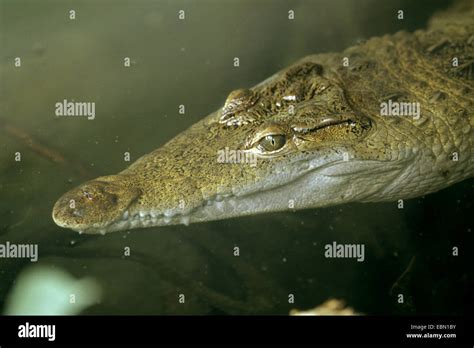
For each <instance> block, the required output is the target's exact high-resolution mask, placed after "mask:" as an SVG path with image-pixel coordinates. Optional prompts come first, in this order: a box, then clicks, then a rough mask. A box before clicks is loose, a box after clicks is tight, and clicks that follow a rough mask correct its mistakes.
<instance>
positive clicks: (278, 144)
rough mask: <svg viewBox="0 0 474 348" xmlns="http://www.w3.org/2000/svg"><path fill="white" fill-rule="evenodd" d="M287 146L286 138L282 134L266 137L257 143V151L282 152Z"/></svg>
mask: <svg viewBox="0 0 474 348" xmlns="http://www.w3.org/2000/svg"><path fill="white" fill-rule="evenodd" d="M285 144H286V137H285V136H284V135H282V134H273V135H266V136H264V137H263V138H262V139H260V140H259V141H258V142H257V149H258V150H260V151H261V152H272V151H277V150H280V149H281V148H282V147H283V146H285Z"/></svg>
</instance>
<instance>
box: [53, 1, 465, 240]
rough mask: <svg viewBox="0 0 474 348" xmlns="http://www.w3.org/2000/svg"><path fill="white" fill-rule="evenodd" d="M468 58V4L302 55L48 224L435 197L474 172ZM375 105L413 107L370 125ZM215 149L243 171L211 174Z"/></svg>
mask: <svg viewBox="0 0 474 348" xmlns="http://www.w3.org/2000/svg"><path fill="white" fill-rule="evenodd" d="M344 57H347V58H349V61H348V62H349V65H348V66H344V64H343V58H344ZM454 57H457V58H458V60H459V66H453V65H452V59H453V58H454ZM473 61H474V6H473V2H472V1H464V2H460V3H457V5H456V6H454V7H453V8H452V9H450V10H448V11H446V12H445V13H441V14H439V15H437V16H435V17H434V18H433V19H432V21H431V24H430V26H429V28H428V30H426V31H416V32H415V33H406V32H399V33H397V34H395V35H391V36H388V35H387V36H383V37H379V38H372V39H370V40H368V41H367V42H365V43H363V44H360V45H358V46H355V47H351V48H349V49H347V50H345V51H344V52H342V53H328V54H318V55H313V56H308V57H306V58H304V59H302V60H301V61H299V62H297V63H296V64H294V65H292V66H290V67H288V68H287V69H284V70H282V71H281V72H279V73H277V74H275V75H274V76H272V77H271V78H269V79H267V80H266V81H264V82H262V83H260V84H259V85H257V86H255V87H253V88H251V89H243V90H236V91H234V92H232V93H231V94H230V95H229V97H228V99H227V101H226V103H225V105H224V106H223V108H222V109H220V110H218V111H216V112H215V113H213V114H211V115H209V116H208V117H206V118H204V119H203V120H201V121H200V122H198V123H196V124H194V125H193V126H191V127H190V128H189V129H188V130H186V131H184V132H182V133H181V134H179V135H178V136H176V137H175V138H174V139H172V140H171V141H169V142H168V143H167V144H165V145H164V146H163V147H161V148H159V149H157V150H155V151H153V152H151V153H150V154H148V155H145V156H143V157H141V158H140V159H138V160H137V161H136V162H135V163H133V164H132V165H131V166H130V167H129V168H127V169H125V170H124V171H122V172H120V173H119V174H117V175H110V176H104V177H99V178H97V179H95V180H92V181H88V182H86V183H84V184H83V185H81V186H79V187H77V188H75V189H73V190H71V191H69V192H67V193H66V194H65V195H64V196H63V197H61V198H60V199H59V200H58V201H57V202H56V204H55V206H54V209H53V219H54V221H55V222H56V223H57V224H58V225H59V226H62V227H66V228H70V229H73V230H76V231H80V232H85V233H108V232H113V231H121V230H126V229H132V228H137V227H150V226H160V225H168V224H177V223H185V224H188V223H190V222H199V221H209V220H217V219H224V218H230V217H236V216H243V215H249V214H256V213H264V212H271V211H283V210H287V209H289V208H294V209H303V208H315V207H323V206H329V205H335V204H342V203H347V202H381V201H393V200H398V199H408V198H412V197H417V196H420V195H425V194H428V193H431V192H435V191H438V190H440V189H443V188H445V187H448V186H450V185H452V184H454V183H456V182H459V181H461V180H464V179H466V178H469V177H472V176H473V173H474V161H473V156H472V155H473V151H474V148H473V138H474V137H473V133H474V132H473V128H474V118H473V87H474V83H473V75H474V72H473V70H474V64H473ZM388 100H392V101H398V102H415V103H416V102H418V103H420V105H421V115H420V117H419V119H415V118H414V117H408V116H381V102H384V101H388ZM225 148H228V149H230V150H242V151H244V152H246V153H248V154H253V155H254V156H255V158H256V159H257V162H256V165H249V163H218V151H219V150H223V149H225ZM456 159H457V160H456Z"/></svg>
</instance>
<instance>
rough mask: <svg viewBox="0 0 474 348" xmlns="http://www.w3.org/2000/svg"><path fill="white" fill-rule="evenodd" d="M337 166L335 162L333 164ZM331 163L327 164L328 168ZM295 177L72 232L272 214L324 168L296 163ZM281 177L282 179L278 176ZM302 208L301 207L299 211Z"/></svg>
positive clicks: (142, 211) (285, 176)
mask: <svg viewBox="0 0 474 348" xmlns="http://www.w3.org/2000/svg"><path fill="white" fill-rule="evenodd" d="M337 162H338V161H337ZM334 163H336V162H333V163H328V165H332V164H334ZM297 167H298V170H296V173H297V175H295V173H293V175H291V174H290V173H280V174H279V177H278V179H275V178H271V177H269V178H267V179H268V180H267V181H269V182H273V183H275V182H278V184H276V185H266V184H263V185H261V186H260V187H259V188H251V189H248V190H246V191H245V192H242V191H241V192H235V193H227V194H217V195H215V196H212V197H210V198H208V199H205V200H203V202H202V203H201V204H200V205H198V206H196V207H194V208H188V209H181V208H175V209H167V210H165V211H159V210H156V209H153V208H149V209H143V208H142V209H140V210H138V211H135V210H134V207H129V208H128V210H126V211H125V212H124V213H123V214H122V216H121V218H119V219H117V220H115V221H113V222H111V223H110V224H108V225H105V226H97V227H96V226H91V227H89V228H85V229H82V230H81V229H75V230H76V231H78V232H79V233H87V234H106V233H109V232H117V231H124V230H130V229H135V228H146V227H155V226H165V225H178V224H184V225H189V224H190V223H195V222H204V221H212V220H220V219H224V218H231V217H238V216H245V215H251V214H256V213H262V212H274V211H281V210H287V209H288V197H291V194H294V192H301V191H303V190H305V189H307V188H308V185H316V184H317V183H316V181H314V180H310V179H309V178H307V181H308V182H306V183H303V184H301V183H300V184H297V183H298V182H300V181H301V180H300V179H301V178H305V177H309V176H311V175H308V174H309V173H315V172H317V171H318V170H321V169H323V168H325V167H326V165H324V166H321V165H317V164H315V163H311V161H310V160H304V161H300V163H299V164H298V166H297ZM282 174H283V175H282ZM301 208H304V207H301Z"/></svg>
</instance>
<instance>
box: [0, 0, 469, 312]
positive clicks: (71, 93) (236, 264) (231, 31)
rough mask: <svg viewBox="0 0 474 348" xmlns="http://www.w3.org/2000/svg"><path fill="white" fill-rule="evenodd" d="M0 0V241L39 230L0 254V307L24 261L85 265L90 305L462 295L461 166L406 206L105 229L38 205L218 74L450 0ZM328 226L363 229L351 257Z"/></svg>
mask: <svg viewBox="0 0 474 348" xmlns="http://www.w3.org/2000/svg"><path fill="white" fill-rule="evenodd" d="M0 3H1V6H0V10H1V17H0V20H1V22H0V34H1V46H0V47H1V48H0V59H1V60H0V73H1V80H0V81H1V86H0V87H1V89H0V92H1V94H0V98H1V99H0V121H1V123H0V244H2V243H6V242H7V241H9V242H11V243H33V244H38V246H39V260H38V262H36V263H31V262H30V261H29V260H27V259H8V258H3V259H0V312H2V313H3V312H4V310H5V308H6V307H7V306H8V303H7V302H8V301H9V300H7V298H8V297H7V296H12V295H11V294H12V293H14V292H15V291H16V290H14V289H15V284H16V280H17V279H18V276H19V275H20V274H22V272H24V271H25V270H26V271H28V269H30V270H31V269H33V267H38V266H44V268H41V270H40V269H39V268H38V271H37V272H40V273H38V274H40V275H41V274H43V273H41V272H45V269H46V270H48V269H49V270H51V271H52V272H53V273H54V272H55V271H57V272H66V273H67V274H69V275H70V276H71V277H74V278H77V279H82V278H85V277H89V278H90V279H92V280H94V282H95V284H96V285H97V286H98V287H99V288H100V292H101V293H102V296H100V300H97V301H95V300H94V301H95V302H97V303H95V304H93V305H90V306H88V307H85V309H83V310H82V312H83V313H89V314H222V313H231V314H251V313H257V314H288V312H289V310H290V309H292V308H299V309H307V308H312V307H314V306H316V305H318V304H321V303H322V302H324V301H325V300H326V299H328V298H331V297H333V298H340V299H344V300H345V301H346V302H347V303H348V304H349V305H350V306H352V307H354V308H355V309H356V310H358V311H359V312H363V313H382V314H400V313H445V314H451V313H463V312H466V311H468V310H470V309H472V304H473V292H472V289H473V287H472V285H473V284H472V283H473V274H472V245H473V243H472V242H473V240H472V239H473V238H472V217H471V215H470V214H471V213H472V209H473V207H472V198H473V190H472V187H473V183H474V182H473V181H472V180H469V181H465V182H463V183H460V184H458V185H455V186H453V187H451V188H449V189H447V190H444V191H442V192H439V193H437V194H433V195H430V196H427V197H424V198H420V199H414V200H409V201H406V202H405V207H404V209H398V208H397V205H396V203H387V204H353V205H343V206H339V207H334V208H329V209H317V210H307V211H298V212H288V213H278V214H269V215H260V216H254V217H246V218H240V219H232V220H227V221H219V222H212V223H205V224H196V225H190V226H188V227H186V226H173V227H160V228H150V229H143V230H135V231H133V232H123V233H113V234H110V235H106V236H80V235H78V234H77V233H75V232H72V231H69V230H63V229H61V228H59V227H57V226H56V225H55V224H54V223H53V221H52V219H51V209H52V206H53V204H54V202H55V201H56V199H57V198H58V197H59V196H60V195H61V194H62V193H64V192H65V191H67V190H68V189H70V188H72V187H74V186H76V185H78V184H80V183H81V182H83V181H85V180H88V179H91V178H94V177H96V176H99V175H105V174H113V173H116V172H118V171H120V170H122V169H123V168H125V167H126V166H127V165H128V163H126V162H124V152H130V154H131V156H132V161H133V160H134V159H136V158H138V157H139V156H141V155H143V154H145V153H147V152H150V151H151V150H153V149H155V148H157V147H158V146H160V145H162V144H164V143H165V142H166V141H167V140H169V139H170V138H172V137H173V136H174V135H176V134H178V133H179V132H180V131H182V130H184V129H185V128H187V127H188V126H189V125H191V124H193V123H194V122H196V121H197V120H199V119H200V118H202V117H203V116H205V115H207V114H208V113H210V112H212V111H214V110H215V109H217V108H218V107H220V106H221V105H222V103H223V101H224V99H225V97H226V96H227V94H228V93H229V92H230V91H231V90H233V89H235V88H238V87H249V86H252V85H254V84H256V83H258V82H260V81H262V80H263V79H265V78H266V77H268V76H270V75H271V74H273V73H274V72H276V71H278V70H279V69H281V68H283V67H285V66H286V65H288V64H290V63H291V62H294V61H295V60H297V59H299V58H301V57H303V56H305V55H308V54H313V53H319V52H327V51H338V50H341V49H344V48H345V47H347V46H350V45H352V44H354V43H355V42H357V41H358V40H361V39H365V38H368V37H371V36H374V35H383V34H385V33H392V32H395V31H397V30H401V29H405V30H410V31H412V30H415V29H417V28H422V27H423V26H424V25H425V24H426V22H427V19H428V18H429V17H430V16H431V15H432V14H433V12H434V11H436V10H437V9H440V8H444V7H446V6H447V5H448V4H449V2H447V1H417V2H416V4H415V3H414V2H410V1H383V2H381V1H374V0H364V1H355V0H345V1H342V0H339V1H329V0H325V1H309V0H306V1H291V2H290V1H289V0H287V1H279V0H277V1H261V0H260V1H247V0H239V1H235V0H234V1H218V0H213V1H208V0H201V1H181V0H179V1H144V0H139V1H131V0H127V1H124V0H117V1H50V0H44V1H32V0H31V1H17V0H16V1H6V0H1V1H0ZM71 9H73V10H75V13H76V19H75V20H70V19H69V11H70V10H71ZM398 9H403V10H404V11H405V15H406V18H405V20H404V21H399V20H397V19H396V14H395V13H396V11H397V10H398ZM179 10H185V20H178V11H179ZM289 10H294V11H295V20H293V21H289V20H288V19H287V17H288V11H289ZM16 57H20V58H21V67H15V66H14V60H15V58H16ZM124 57H130V59H131V67H130V68H125V67H124V66H123V62H124V61H123V60H124ZM234 57H239V59H240V67H239V68H235V67H233V58H234ZM63 99H68V100H76V101H94V102H95V103H96V117H95V119H94V120H87V119H85V118H67V117H63V118H61V117H59V118H58V117H56V116H55V114H54V111H55V107H54V105H55V103H57V102H60V101H62V100H63ZM180 104H183V105H185V106H186V113H185V115H181V114H179V113H178V105H180ZM16 153H20V155H21V161H15V155H16ZM333 241H337V242H340V243H344V242H346V243H364V244H365V245H366V257H365V261H364V262H361V263H359V262H356V261H355V260H348V259H343V260H338V259H327V258H325V257H324V245H325V244H326V243H332V242H333ZM235 246H238V247H239V249H240V256H234V247H235ZM453 246H457V247H459V250H460V252H459V256H457V257H455V256H452V248H453ZM127 247H128V248H130V256H124V249H125V248H127ZM414 256H415V261H414V263H413V266H412V267H411V268H410V270H409V272H407V273H406V274H405V276H404V277H403V278H402V279H401V280H400V281H399V282H398V283H397V285H396V286H395V287H394V288H393V289H392V286H393V285H394V284H395V283H396V282H397V279H398V278H399V277H400V275H402V273H403V272H404V271H405V269H406V268H407V266H408V264H409V263H410V260H411V259H412V258H413V257H414ZM470 266H471V267H470ZM23 274H24V273H23ZM39 279H41V277H40V278H39ZM45 279H49V278H47V277H46V275H45ZM71 279H73V278H71ZM78 286H79V285H78ZM391 289H392V291H391ZM68 291H69V293H71V292H72V293H76V292H77V293H78V294H79V293H80V291H79V290H78V289H74V286H72V290H71V289H69V290H68ZM81 294H82V293H81ZM180 294H184V295H185V303H180V302H179V295H180ZM290 294H292V295H294V299H295V301H294V303H288V296H289V295H290ZM398 294H403V295H404V303H403V304H400V303H398V302H397V300H398ZM78 296H79V297H80V296H85V297H87V296H88V295H87V294H82V295H78ZM19 301H25V303H28V304H29V303H31V311H32V312H34V311H35V308H36V307H35V305H37V304H38V302H40V301H41V299H40V298H39V297H38V294H37V293H35V291H30V292H26V294H25V295H24V297H23V298H22V299H20V300H19ZM26 307H27V308H28V306H26ZM2 308H3V309H2ZM26 311H28V310H27V309H26Z"/></svg>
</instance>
